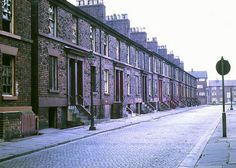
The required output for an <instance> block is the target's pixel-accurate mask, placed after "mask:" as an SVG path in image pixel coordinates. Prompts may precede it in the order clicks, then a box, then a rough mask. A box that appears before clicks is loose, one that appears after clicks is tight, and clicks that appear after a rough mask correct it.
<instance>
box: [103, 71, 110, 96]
mask: <svg viewBox="0 0 236 168" xmlns="http://www.w3.org/2000/svg"><path fill="white" fill-rule="evenodd" d="M103 75H104V77H103V79H104V94H109V70H108V69H105V70H104V73H103Z"/></svg>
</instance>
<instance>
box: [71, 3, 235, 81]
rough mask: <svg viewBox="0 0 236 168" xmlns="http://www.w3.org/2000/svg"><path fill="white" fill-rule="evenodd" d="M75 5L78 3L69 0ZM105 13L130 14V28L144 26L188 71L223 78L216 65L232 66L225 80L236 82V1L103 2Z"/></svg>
mask: <svg viewBox="0 0 236 168" xmlns="http://www.w3.org/2000/svg"><path fill="white" fill-rule="evenodd" d="M69 1H70V2H72V3H74V4H75V2H76V0H69ZM104 4H105V6H106V14H107V15H112V14H123V13H125V14H128V18H129V19H130V22H131V27H140V28H141V27H145V28H146V32H147V34H148V38H152V37H157V40H158V43H159V45H166V46H167V49H168V52H170V51H173V53H174V54H175V55H176V56H179V57H180V59H181V60H182V61H183V62H184V66H185V70H186V71H190V70H191V69H192V68H193V70H195V71H207V72H208V78H209V79H210V80H211V79H213V80H214V79H221V76H220V75H218V74H217V72H216V70H215V65H216V62H217V61H218V60H219V59H220V58H221V56H224V58H225V59H227V60H228V61H229V62H230V64H231V71H230V72H229V74H228V75H226V76H225V79H236V67H234V64H235V62H236V9H235V7H236V0H145V1H142V0H104Z"/></svg>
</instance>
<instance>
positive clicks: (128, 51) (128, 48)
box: [127, 45, 130, 64]
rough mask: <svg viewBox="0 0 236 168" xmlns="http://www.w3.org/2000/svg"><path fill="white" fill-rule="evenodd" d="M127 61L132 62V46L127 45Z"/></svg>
mask: <svg viewBox="0 0 236 168" xmlns="http://www.w3.org/2000/svg"><path fill="white" fill-rule="evenodd" d="M127 63H128V64H130V46H129V45H127Z"/></svg>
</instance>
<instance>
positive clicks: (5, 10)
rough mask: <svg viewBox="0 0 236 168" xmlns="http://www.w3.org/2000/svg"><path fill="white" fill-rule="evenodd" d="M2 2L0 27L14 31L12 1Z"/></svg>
mask: <svg viewBox="0 0 236 168" xmlns="http://www.w3.org/2000/svg"><path fill="white" fill-rule="evenodd" d="M2 3H3V4H2V28H3V30H4V31H7V32H10V33H14V32H13V30H14V28H13V25H14V20H13V19H14V10H13V9H14V1H13V0H3V2H2Z"/></svg>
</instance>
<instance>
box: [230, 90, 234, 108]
mask: <svg viewBox="0 0 236 168" xmlns="http://www.w3.org/2000/svg"><path fill="white" fill-rule="evenodd" d="M230 104H231V106H230V110H233V92H232V88H230Z"/></svg>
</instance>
